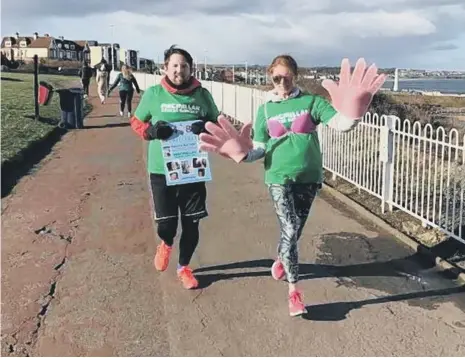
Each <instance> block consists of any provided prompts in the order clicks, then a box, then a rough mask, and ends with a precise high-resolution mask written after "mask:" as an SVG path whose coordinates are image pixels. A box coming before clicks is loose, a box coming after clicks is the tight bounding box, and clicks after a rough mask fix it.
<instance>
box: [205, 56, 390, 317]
mask: <svg viewBox="0 0 465 358" xmlns="http://www.w3.org/2000/svg"><path fill="white" fill-rule="evenodd" d="M297 71H298V68H297V63H296V61H295V60H294V59H293V58H292V57H291V56H287V55H281V56H278V57H276V58H275V59H274V60H273V62H272V63H271V65H270V66H269V68H268V73H269V75H270V76H271V78H272V81H273V85H274V88H273V90H271V91H270V92H268V93H267V97H266V100H265V103H264V104H263V105H261V106H260V107H259V109H258V112H257V116H256V120H255V123H254V137H253V142H252V140H251V138H250V135H251V129H252V124H251V123H247V124H245V125H244V126H243V128H242V129H241V131H240V132H237V131H236V130H235V128H234V127H233V126H232V124H231V123H230V122H229V121H228V120H227V119H226V118H224V117H220V118H219V119H218V124H213V123H207V124H206V130H207V131H208V132H209V133H203V134H201V135H200V141H201V145H200V148H201V150H205V151H210V152H216V153H218V154H221V155H222V156H226V157H229V158H231V159H233V160H234V161H235V162H237V163H240V162H253V161H256V160H258V159H261V158H265V165H264V166H265V183H266V185H267V186H268V189H269V192H270V196H271V199H272V201H273V204H274V208H275V211H276V215H277V218H278V221H279V224H280V230H281V232H280V239H279V243H278V247H277V258H276V260H275V261H274V263H273V265H272V267H271V274H272V277H273V278H274V279H276V280H282V279H284V278H286V279H287V281H288V286H289V287H288V288H289V296H288V299H289V313H290V315H291V316H298V315H301V314H303V313H306V309H305V305H304V303H303V296H302V293H301V291H300V289H299V287H298V279H299V263H298V240H299V238H300V236H301V234H302V230H303V228H304V226H305V223H306V221H307V218H308V215H309V212H310V208H311V206H312V203H313V200H314V199H315V196H316V194H317V191H318V189H319V188H320V187H321V184H322V182H323V167H322V155H321V151H320V144H319V141H318V135H317V132H316V128H317V126H318V125H320V124H323V125H326V126H329V127H331V128H334V129H335V130H338V131H342V132H347V131H350V130H352V129H353V128H355V127H356V126H357V124H358V123H359V122H360V120H361V119H362V117H363V116H364V114H365V113H366V111H367V110H368V107H369V105H370V103H371V100H372V98H373V95H374V94H375V93H376V92H377V91H378V90H379V89H380V88H381V86H382V84H383V83H384V81H385V80H386V77H385V75H378V73H377V71H378V70H377V68H376V66H374V65H372V66H370V67H369V68H368V69H366V63H365V61H364V60H363V59H359V60H358V62H357V64H356V66H355V69H354V72H353V74H352V76H351V73H350V64H349V61H348V60H343V61H342V64H341V72H340V80H339V84H336V83H335V82H333V81H330V80H325V81H323V83H322V85H323V87H325V88H326V90H327V91H328V92H329V95H330V97H331V103H330V102H328V101H327V100H326V99H324V98H323V97H321V96H316V95H314V94H311V93H306V92H303V91H302V90H300V89H299V88H298V87H296V86H295V79H296V76H297Z"/></svg>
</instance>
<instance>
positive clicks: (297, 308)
mask: <svg viewBox="0 0 465 358" xmlns="http://www.w3.org/2000/svg"><path fill="white" fill-rule="evenodd" d="M305 313H307V309H306V308H305V305H304V304H303V302H302V294H301V293H300V292H299V291H297V290H295V291H293V292H292V293H290V294H289V314H290V315H291V317H295V316H300V315H302V314H305Z"/></svg>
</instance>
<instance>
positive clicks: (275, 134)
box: [267, 113, 316, 138]
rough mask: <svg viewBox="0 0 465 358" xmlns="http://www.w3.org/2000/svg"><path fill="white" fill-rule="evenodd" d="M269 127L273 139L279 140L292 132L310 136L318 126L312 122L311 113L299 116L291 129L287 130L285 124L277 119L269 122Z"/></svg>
mask: <svg viewBox="0 0 465 358" xmlns="http://www.w3.org/2000/svg"><path fill="white" fill-rule="evenodd" d="M267 126H268V133H269V134H270V137H271V138H279V137H282V136H284V135H286V134H287V133H291V132H292V133H301V134H309V133H312V132H314V131H315V130H316V124H315V123H314V122H313V121H312V119H311V117H310V114H309V113H304V114H301V115H300V116H297V117H296V118H295V119H294V121H293V122H292V125H291V128H290V129H287V128H286V127H285V126H284V124H282V123H281V122H280V121H278V120H276V119H270V120H268V121H267Z"/></svg>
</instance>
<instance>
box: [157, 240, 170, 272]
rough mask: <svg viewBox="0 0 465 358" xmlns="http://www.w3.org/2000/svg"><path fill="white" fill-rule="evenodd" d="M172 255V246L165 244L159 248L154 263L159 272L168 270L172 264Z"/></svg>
mask: <svg viewBox="0 0 465 358" xmlns="http://www.w3.org/2000/svg"><path fill="white" fill-rule="evenodd" d="M170 255H171V246H168V245H166V244H165V243H164V242H162V243H161V244H160V245H158V246H157V253H156V254H155V258H154V260H153V263H154V265H155V268H156V269H157V270H158V271H165V270H166V268H167V267H168V264H169V263H170Z"/></svg>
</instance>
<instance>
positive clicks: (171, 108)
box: [161, 103, 200, 114]
mask: <svg viewBox="0 0 465 358" xmlns="http://www.w3.org/2000/svg"><path fill="white" fill-rule="evenodd" d="M161 111H162V112H163V113H192V114H198V113H199V112H200V106H199V105H196V104H181V103H162V104H161Z"/></svg>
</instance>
